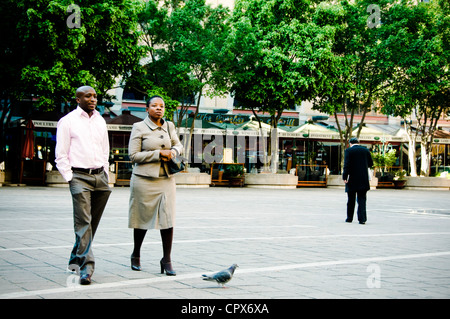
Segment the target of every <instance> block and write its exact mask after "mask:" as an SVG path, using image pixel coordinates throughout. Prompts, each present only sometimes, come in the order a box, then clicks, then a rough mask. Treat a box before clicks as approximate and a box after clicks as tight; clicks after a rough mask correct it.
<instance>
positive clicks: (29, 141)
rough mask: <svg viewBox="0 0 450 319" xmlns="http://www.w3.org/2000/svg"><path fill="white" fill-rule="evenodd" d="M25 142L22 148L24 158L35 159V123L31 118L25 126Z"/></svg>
mask: <svg viewBox="0 0 450 319" xmlns="http://www.w3.org/2000/svg"><path fill="white" fill-rule="evenodd" d="M25 130H26V135H25V143H24V145H23V149H22V158H29V159H33V157H34V124H33V121H32V120H31V119H30V120H28V123H27V126H26V127H25Z"/></svg>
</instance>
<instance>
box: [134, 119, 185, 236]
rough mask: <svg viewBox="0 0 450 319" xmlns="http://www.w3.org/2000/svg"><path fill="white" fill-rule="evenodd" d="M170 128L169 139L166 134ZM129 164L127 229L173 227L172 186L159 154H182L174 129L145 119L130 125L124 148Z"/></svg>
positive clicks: (172, 177)
mask: <svg viewBox="0 0 450 319" xmlns="http://www.w3.org/2000/svg"><path fill="white" fill-rule="evenodd" d="M169 128H170V136H169V133H168V130H169ZM128 149H129V155H130V159H131V161H132V162H133V164H134V166H133V175H132V176H131V182H130V208H129V223H128V227H130V228H139V229H167V228H171V227H174V225H175V206H176V203H175V201H176V198H175V197H176V184H175V177H174V176H173V175H170V174H169V173H168V169H167V162H161V160H160V158H159V157H160V150H162V149H172V151H173V154H174V155H176V154H179V153H181V152H182V150H183V147H182V145H181V143H180V140H179V139H178V136H177V133H176V130H175V125H173V123H171V122H167V121H165V122H164V123H163V125H162V127H159V126H157V125H156V124H155V123H153V122H152V121H151V120H150V119H149V118H148V117H147V118H146V119H145V120H144V121H142V122H139V123H135V124H134V125H133V129H132V131H131V136H130V143H129V146H128Z"/></svg>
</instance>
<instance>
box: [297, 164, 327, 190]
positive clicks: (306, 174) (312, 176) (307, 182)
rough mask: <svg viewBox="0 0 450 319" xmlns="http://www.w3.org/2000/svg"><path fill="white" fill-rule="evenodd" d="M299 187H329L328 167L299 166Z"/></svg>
mask: <svg viewBox="0 0 450 319" xmlns="http://www.w3.org/2000/svg"><path fill="white" fill-rule="evenodd" d="M295 175H297V176H298V183H297V186H314V187H327V181H328V165H297V166H296V168H295Z"/></svg>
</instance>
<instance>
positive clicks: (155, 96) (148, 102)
mask: <svg viewBox="0 0 450 319" xmlns="http://www.w3.org/2000/svg"><path fill="white" fill-rule="evenodd" d="M157 97H158V98H160V99H161V100H163V101H164V98H163V97H162V96H159V95H152V96H150V98H149V99H148V100H147V104H146V105H147V108H148V107H149V106H150V101H151V100H153V99H154V98H157Z"/></svg>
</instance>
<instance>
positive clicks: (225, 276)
mask: <svg viewBox="0 0 450 319" xmlns="http://www.w3.org/2000/svg"><path fill="white" fill-rule="evenodd" d="M236 267H239V266H238V265H236V264H233V265H232V266H231V267H230V268H228V269H225V270H222V271H219V272H216V273H215V274H212V275H202V276H203V280H208V281H216V282H217V283H218V284H219V285H222V287H224V285H225V284H226V283H227V282H229V281H230V280H231V278H233V274H234V270H235V269H236Z"/></svg>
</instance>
